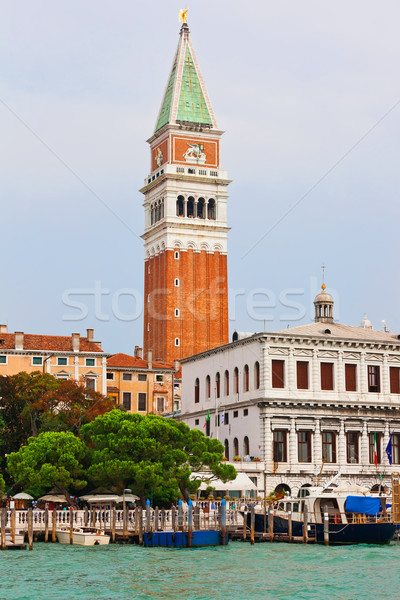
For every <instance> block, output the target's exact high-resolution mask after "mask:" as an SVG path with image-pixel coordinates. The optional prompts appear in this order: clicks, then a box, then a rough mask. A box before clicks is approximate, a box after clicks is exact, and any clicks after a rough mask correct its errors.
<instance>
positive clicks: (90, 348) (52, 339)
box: [0, 333, 103, 352]
mask: <svg viewBox="0 0 400 600" xmlns="http://www.w3.org/2000/svg"><path fill="white" fill-rule="evenodd" d="M1 349H5V350H14V349H15V333H0V351H1ZM23 349H24V350H40V351H41V350H46V351H51V352H72V337H71V336H68V335H34V334H31V333H24V343H23ZM79 351H80V352H103V351H102V349H101V344H99V343H95V342H89V341H88V339H87V338H86V337H81V338H79Z"/></svg>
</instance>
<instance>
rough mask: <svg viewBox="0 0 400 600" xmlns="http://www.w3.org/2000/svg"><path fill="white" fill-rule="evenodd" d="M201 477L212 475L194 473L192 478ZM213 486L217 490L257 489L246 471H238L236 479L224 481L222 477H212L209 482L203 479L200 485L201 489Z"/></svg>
mask: <svg viewBox="0 0 400 600" xmlns="http://www.w3.org/2000/svg"><path fill="white" fill-rule="evenodd" d="M199 477H203V478H206V477H211V474H210V473H193V474H192V477H191V478H192V479H198V478H199ZM210 486H211V487H213V488H215V489H216V490H217V491H221V492H222V491H227V492H231V491H240V492H241V491H245V490H246V491H247V490H248V491H250V490H256V489H257V486H256V485H255V484H254V483H253V482H252V480H251V479H250V477H248V476H247V475H246V473H238V474H237V476H236V479H232V481H227V482H226V483H224V482H223V481H221V480H220V479H212V480H211V481H209V482H206V481H203V482H202V483H201V485H200V488H199V489H200V490H206V489H207V488H208V487H210Z"/></svg>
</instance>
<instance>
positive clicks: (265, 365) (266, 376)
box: [260, 344, 271, 390]
mask: <svg viewBox="0 0 400 600" xmlns="http://www.w3.org/2000/svg"><path fill="white" fill-rule="evenodd" d="M261 357H262V360H261V365H260V387H261V389H263V390H270V389H271V376H270V375H271V374H270V368H269V365H270V363H269V356H268V346H267V345H266V344H265V345H264V346H263V349H262V354H261Z"/></svg>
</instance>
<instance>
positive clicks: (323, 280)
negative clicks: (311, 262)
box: [321, 263, 326, 290]
mask: <svg viewBox="0 0 400 600" xmlns="http://www.w3.org/2000/svg"><path fill="white" fill-rule="evenodd" d="M321 269H322V285H321V287H322V289H323V290H324V289H325V288H326V285H325V269H326V266H325V265H324V263H322V267H321Z"/></svg>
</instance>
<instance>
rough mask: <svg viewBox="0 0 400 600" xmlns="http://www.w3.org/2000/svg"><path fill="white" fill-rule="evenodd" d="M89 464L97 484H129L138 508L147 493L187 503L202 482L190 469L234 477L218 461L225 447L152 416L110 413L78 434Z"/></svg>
mask: <svg viewBox="0 0 400 600" xmlns="http://www.w3.org/2000/svg"><path fill="white" fill-rule="evenodd" d="M81 433H82V438H83V439H84V441H85V442H86V443H87V445H88V447H89V449H90V452H91V460H90V463H91V465H90V467H89V469H88V472H87V474H88V478H89V479H90V480H91V481H92V482H93V483H94V484H96V485H104V486H106V487H109V486H114V487H115V488H116V489H117V490H118V491H121V490H122V489H123V488H124V487H126V486H129V487H132V489H133V490H134V491H135V493H136V494H137V495H138V496H139V497H140V499H141V502H142V504H144V503H145V500H146V497H149V496H150V494H151V493H153V495H154V496H156V497H157V498H165V496H166V495H167V496H169V497H168V498H166V499H165V502H167V501H168V502H169V501H170V500H171V499H176V494H177V493H179V491H180V493H181V494H182V495H183V496H184V497H185V499H186V500H188V499H189V494H190V493H193V492H195V491H196V490H197V489H198V487H199V486H200V483H201V478H197V479H196V480H192V479H191V476H192V472H193V471H201V470H204V469H209V470H210V477H211V478H212V477H218V478H220V479H222V480H224V481H228V480H230V479H234V478H235V476H236V471H235V469H234V468H233V467H232V466H231V465H227V464H225V463H222V462H221V460H222V458H223V451H224V449H223V446H222V444H221V443H220V442H218V440H214V439H210V438H207V437H205V436H204V434H203V433H202V432H200V431H198V430H191V429H190V428H189V427H188V426H187V425H185V424H184V423H178V422H176V421H173V420H172V419H164V418H162V417H159V416H156V415H147V416H142V415H139V414H130V413H123V412H121V411H118V410H113V411H111V412H109V413H107V414H105V415H104V416H102V417H98V418H97V419H95V420H94V421H92V422H91V423H89V424H87V425H84V426H83V427H82V430H81Z"/></svg>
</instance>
